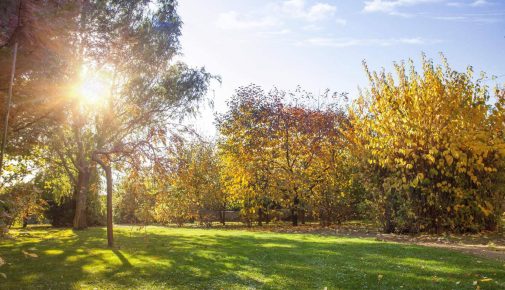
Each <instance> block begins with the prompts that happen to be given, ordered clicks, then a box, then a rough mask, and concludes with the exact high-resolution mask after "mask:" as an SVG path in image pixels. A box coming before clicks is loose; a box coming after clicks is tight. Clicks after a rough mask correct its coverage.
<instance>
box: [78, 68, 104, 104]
mask: <svg viewBox="0 0 505 290" xmlns="http://www.w3.org/2000/svg"><path fill="white" fill-rule="evenodd" d="M108 94H109V85H108V82H107V80H106V79H105V78H104V76H102V75H100V74H93V73H91V72H90V71H89V70H88V69H87V67H84V68H83V69H82V72H81V81H80V83H79V85H78V87H77V96H78V97H79V98H80V100H81V101H82V102H84V103H87V104H89V105H96V104H99V103H100V102H102V101H103V99H104V98H105V97H106V96H107V95H108Z"/></svg>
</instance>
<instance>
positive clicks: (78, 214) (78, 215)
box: [73, 168, 91, 230]
mask: <svg viewBox="0 0 505 290" xmlns="http://www.w3.org/2000/svg"><path fill="white" fill-rule="evenodd" d="M90 178H91V170H90V168H83V169H82V170H79V173H78V175H77V186H76V191H75V215H74V221H73V228H74V229H75V230H83V229H86V228H87V227H88V224H87V221H86V208H87V200H88V190H89V183H90Z"/></svg>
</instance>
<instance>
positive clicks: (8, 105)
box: [0, 42, 18, 177]
mask: <svg viewBox="0 0 505 290" xmlns="http://www.w3.org/2000/svg"><path fill="white" fill-rule="evenodd" d="M17 55H18V43H17V42H15V43H14V52H13V57H12V68H11V79H10V83H9V95H8V96H7V102H6V104H5V105H6V107H5V115H4V128H3V136H2V148H1V152H0V177H1V176H2V169H3V164H4V163H3V162H4V153H5V147H6V145H7V132H8V130H9V114H10V110H11V103H12V87H13V85H14V75H15V73H16V58H17Z"/></svg>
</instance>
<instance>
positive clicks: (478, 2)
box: [470, 0, 489, 7]
mask: <svg viewBox="0 0 505 290" xmlns="http://www.w3.org/2000/svg"><path fill="white" fill-rule="evenodd" d="M487 4H489V2H488V1H487V0H475V1H473V2H472V3H471V4H470V6H474V7H476V6H484V5H487Z"/></svg>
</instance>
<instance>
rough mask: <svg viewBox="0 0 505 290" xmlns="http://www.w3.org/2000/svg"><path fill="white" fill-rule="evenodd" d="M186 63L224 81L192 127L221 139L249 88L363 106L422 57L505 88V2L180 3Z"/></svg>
mask: <svg viewBox="0 0 505 290" xmlns="http://www.w3.org/2000/svg"><path fill="white" fill-rule="evenodd" d="M179 15H180V16H181V18H182V21H183V22H184V24H183V29H182V37H181V44H182V53H183V56H182V59H183V60H184V61H185V62H186V63H188V64H189V65H191V66H205V68H206V69H207V70H208V71H209V72H211V73H213V74H216V75H219V76H220V77H221V78H222V82H221V84H219V83H217V82H216V83H214V84H213V85H212V87H211V89H210V90H209V97H211V98H213V100H214V108H213V109H210V108H206V109H204V110H202V112H201V115H200V116H199V117H198V118H197V119H195V120H192V121H191V122H192V123H193V124H194V125H195V127H196V129H197V130H198V131H199V132H200V133H201V134H203V135H207V136H215V134H216V130H215V128H214V125H213V120H214V117H213V115H214V114H215V113H216V112H217V113H223V112H225V111H226V109H227V107H226V100H227V99H229V98H230V97H231V96H232V95H233V93H234V91H235V89H237V88H238V87H240V86H246V85H249V84H252V83H254V84H257V85H260V86H262V87H263V88H264V90H266V91H268V90H270V89H272V88H273V87H274V86H276V87H277V88H279V89H284V90H293V89H295V88H296V87H297V86H301V87H302V88H303V89H305V90H308V91H311V92H313V93H315V94H317V93H319V92H323V91H324V90H325V89H330V90H332V91H337V92H347V93H349V97H350V98H351V99H352V98H355V97H356V95H357V93H358V87H361V88H366V86H367V84H368V81H367V79H366V75H365V73H364V70H363V65H362V61H363V60H365V61H366V62H367V64H368V66H369V67H370V69H372V70H378V69H381V68H382V67H384V68H385V69H386V70H387V71H388V70H389V71H391V70H392V66H393V62H395V61H401V60H407V59H409V58H411V59H413V60H414V61H415V62H416V63H419V60H420V58H421V53H423V52H424V53H426V54H427V56H428V57H430V58H433V59H434V60H435V61H436V62H440V57H439V53H440V52H442V53H443V54H444V55H445V56H446V57H447V58H448V61H449V63H450V64H451V66H452V67H453V68H455V69H457V70H460V71H465V70H466V67H467V66H468V65H471V66H473V67H474V69H475V71H476V72H479V71H484V72H486V73H487V74H488V75H490V76H497V77H498V79H497V80H496V81H495V82H499V83H505V0H277V1H265V0H180V1H179Z"/></svg>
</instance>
